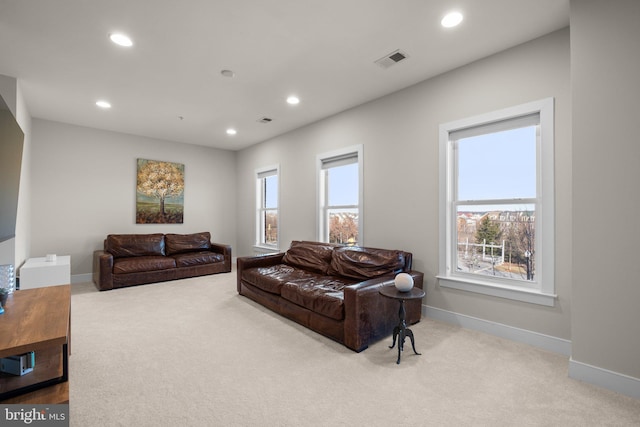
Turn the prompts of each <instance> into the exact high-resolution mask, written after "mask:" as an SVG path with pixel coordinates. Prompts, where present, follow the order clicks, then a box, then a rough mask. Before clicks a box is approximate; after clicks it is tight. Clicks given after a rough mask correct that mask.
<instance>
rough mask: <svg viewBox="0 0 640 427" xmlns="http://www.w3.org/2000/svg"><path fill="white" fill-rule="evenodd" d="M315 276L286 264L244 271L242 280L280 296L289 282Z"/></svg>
mask: <svg viewBox="0 0 640 427" xmlns="http://www.w3.org/2000/svg"><path fill="white" fill-rule="evenodd" d="M312 276H314V273H310V272H308V271H305V270H301V269H298V268H295V267H292V266H290V265H286V264H276V265H272V266H269V267H254V268H248V269H246V270H243V271H242V280H244V281H245V282H247V283H249V284H251V285H253V286H255V287H257V288H260V289H262V290H263V291H266V292H270V293H272V294H276V295H280V290H281V289H282V285H284V284H285V283H286V282H288V281H289V280H297V279H302V280H307V278H309V277H312Z"/></svg>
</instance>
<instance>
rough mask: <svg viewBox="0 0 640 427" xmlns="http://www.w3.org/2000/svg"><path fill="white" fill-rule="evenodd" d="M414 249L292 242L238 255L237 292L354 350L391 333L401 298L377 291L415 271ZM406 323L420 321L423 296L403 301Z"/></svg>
mask: <svg viewBox="0 0 640 427" xmlns="http://www.w3.org/2000/svg"><path fill="white" fill-rule="evenodd" d="M411 264H412V254H411V253H410V252H405V251H399V250H387V249H374V248H366V247H358V246H352V247H349V246H338V245H331V244H328V243H319V242H305V241H294V242H292V243H291V247H290V248H289V250H287V252H285V253H278V254H273V255H265V256H257V257H240V258H238V259H237V287H238V293H239V294H240V295H244V296H246V297H248V298H250V299H252V300H254V301H256V302H258V303H260V304H262V305H263V306H265V307H267V308H269V309H271V310H273V311H275V312H276V313H279V314H280V315H282V316H284V317H287V318H289V319H291V320H294V321H295V322H298V323H300V324H301V325H303V326H306V327H308V328H309V329H312V330H314V331H316V332H319V333H320V334H322V335H325V336H327V337H329V338H331V339H333V340H335V341H338V342H340V343H342V344H344V345H345V346H347V347H348V348H350V349H352V350H354V351H357V352H359V351H362V350H364V349H365V348H367V347H368V346H369V343H371V342H373V341H376V340H379V339H381V338H384V337H386V336H389V335H391V334H392V333H393V328H394V327H395V326H397V324H398V309H399V303H398V301H395V300H392V299H390V298H386V297H384V296H382V295H380V293H379V289H380V287H381V286H388V285H392V284H393V279H394V278H395V276H396V274H398V273H400V272H405V273H409V274H411V276H412V277H413V280H414V286H416V287H419V288H422V284H423V279H424V274H423V273H421V272H418V271H413V270H411ZM405 308H406V320H407V324H411V323H416V322H418V321H420V317H421V313H422V302H421V300H410V301H407V302H406V303H405Z"/></svg>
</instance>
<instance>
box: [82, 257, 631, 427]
mask: <svg viewBox="0 0 640 427" xmlns="http://www.w3.org/2000/svg"><path fill="white" fill-rule="evenodd" d="M412 330H413V332H414V334H415V336H416V347H417V349H418V351H420V352H422V355H421V356H416V355H413V352H412V351H411V349H410V346H409V341H408V340H407V344H406V345H405V351H404V353H403V357H402V363H401V364H400V365H396V363H395V360H396V351H395V349H393V350H390V349H389V348H388V345H389V344H390V339H389V340H384V341H381V342H378V343H376V344H374V345H372V346H371V347H369V348H368V349H367V350H365V351H364V352H362V353H359V354H358V353H354V352H352V351H351V350H348V349H347V348H346V347H343V346H342V345H340V344H337V343H335V342H333V341H331V340H329V339H327V338H324V337H322V336H320V335H318V334H316V333H314V332H311V331H309V330H307V329H305V328H304V327H301V326H299V325H297V324H296V323H293V322H291V321H288V320H286V319H284V318H281V317H279V316H278V315H276V314H274V313H272V312H270V311H268V310H266V309H264V308H263V307H261V306H259V305H257V304H255V303H253V302H252V301H250V300H248V299H247V298H245V297H241V296H239V295H238V294H237V293H236V277H235V270H234V272H232V273H229V274H223V275H214V276H207V277H201V278H194V279H187V280H179V281H174V282H166V283H159V284H152V285H144V286H137V287H133V288H126V289H118V290H113V291H107V292H98V291H96V290H95V288H94V286H93V284H90V283H87V284H75V285H73V296H72V355H71V358H70V381H71V386H70V400H71V403H70V412H71V425H72V426H79V427H92V426H132V427H133V426H136V427H137V426H391V425H396V426H560V425H561V426H631V425H637V426H640V401H639V400H636V399H632V398H628V397H625V396H622V395H619V394H617V393H614V392H611V391H607V390H604V389H600V388H597V387H594V386H591V385H588V384H584V383H581V382H578V381H575V380H572V379H569V378H568V376H567V370H568V360H567V358H566V357H564V356H560V355H556V354H553V353H548V352H545V351H541V350H538V349H535V348H532V347H529V346H527V345H524V344H520V343H515V342H511V341H508V340H505V339H501V338H496V337H493V336H490V335H486V334H483V333H479V332H475V331H469V330H465V329H462V328H459V327H456V326H452V325H448V324H445V323H440V322H436V321H433V320H430V319H423V321H422V322H420V323H419V324H417V325H414V326H412Z"/></svg>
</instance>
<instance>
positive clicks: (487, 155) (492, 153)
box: [457, 126, 537, 200]
mask: <svg viewBox="0 0 640 427" xmlns="http://www.w3.org/2000/svg"><path fill="white" fill-rule="evenodd" d="M536 130H537V127H536V126H528V127H524V128H518V129H512V130H507V131H502V132H496V133H490V134H486V135H480V136H474V137H470V138H463V139H460V140H458V141H457V148H458V180H457V183H458V200H487V199H514V198H535V197H536V140H537V138H536Z"/></svg>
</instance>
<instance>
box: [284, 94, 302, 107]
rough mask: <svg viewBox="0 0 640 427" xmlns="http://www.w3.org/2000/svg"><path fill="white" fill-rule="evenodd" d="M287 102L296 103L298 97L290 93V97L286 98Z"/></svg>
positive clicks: (298, 101) (297, 102)
mask: <svg viewBox="0 0 640 427" xmlns="http://www.w3.org/2000/svg"><path fill="white" fill-rule="evenodd" d="M287 103H289V104H291V105H296V104H299V103H300V99H299V98H298V97H297V96H293V95H291V96H290V97H288V98H287Z"/></svg>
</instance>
